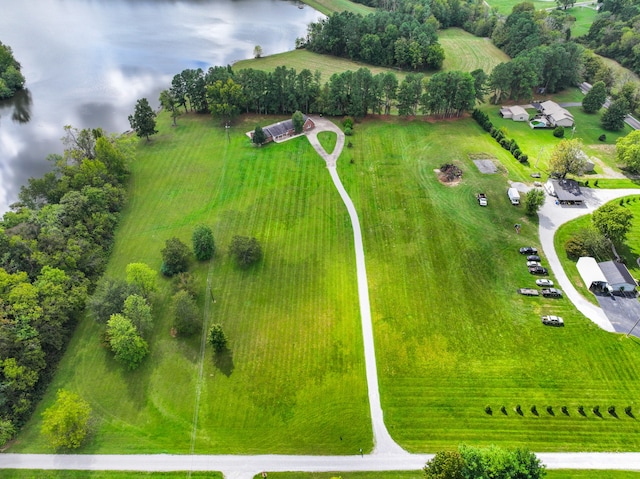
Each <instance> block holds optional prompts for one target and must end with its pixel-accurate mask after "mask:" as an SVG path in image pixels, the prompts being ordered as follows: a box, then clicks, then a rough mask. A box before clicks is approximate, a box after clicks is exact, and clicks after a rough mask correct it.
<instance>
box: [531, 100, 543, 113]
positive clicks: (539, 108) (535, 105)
mask: <svg viewBox="0 0 640 479" xmlns="http://www.w3.org/2000/svg"><path fill="white" fill-rule="evenodd" d="M531 106H532V107H534V108H535V109H536V110H538V111H542V105H541V104H540V102H539V101H532V102H531Z"/></svg>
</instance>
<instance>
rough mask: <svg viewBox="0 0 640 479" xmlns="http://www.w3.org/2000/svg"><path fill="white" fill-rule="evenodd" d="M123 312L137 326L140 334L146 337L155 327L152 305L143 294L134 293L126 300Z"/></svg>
mask: <svg viewBox="0 0 640 479" xmlns="http://www.w3.org/2000/svg"><path fill="white" fill-rule="evenodd" d="M122 314H123V315H124V316H125V317H126V318H127V319H128V320H129V321H131V324H133V325H134V326H135V327H136V330H137V331H138V333H139V334H140V336H142V337H145V336H147V335H148V334H149V333H150V332H151V329H152V328H153V316H152V315H151V306H149V303H147V300H146V299H145V298H144V297H143V296H139V295H137V294H132V295H130V296H128V297H127V299H125V301H124V308H123V310H122Z"/></svg>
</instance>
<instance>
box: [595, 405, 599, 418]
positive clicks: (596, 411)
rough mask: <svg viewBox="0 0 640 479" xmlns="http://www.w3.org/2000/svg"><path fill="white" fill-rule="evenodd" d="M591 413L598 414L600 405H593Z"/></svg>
mask: <svg viewBox="0 0 640 479" xmlns="http://www.w3.org/2000/svg"><path fill="white" fill-rule="evenodd" d="M593 414H595V415H596V416H599V415H600V406H598V405H596V406H593Z"/></svg>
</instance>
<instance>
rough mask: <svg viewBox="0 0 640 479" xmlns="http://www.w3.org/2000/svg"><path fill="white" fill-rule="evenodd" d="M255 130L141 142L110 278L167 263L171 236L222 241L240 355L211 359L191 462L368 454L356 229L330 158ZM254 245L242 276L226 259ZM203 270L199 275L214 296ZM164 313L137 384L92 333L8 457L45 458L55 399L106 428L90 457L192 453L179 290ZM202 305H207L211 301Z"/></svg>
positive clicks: (192, 359) (196, 129)
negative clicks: (177, 319)
mask: <svg viewBox="0 0 640 479" xmlns="http://www.w3.org/2000/svg"><path fill="white" fill-rule="evenodd" d="M272 121H273V118H268V119H264V118H262V119H258V118H255V117H254V118H252V119H251V120H250V121H249V122H248V123H246V124H241V125H239V126H236V127H233V128H231V130H230V135H229V138H228V139H227V137H226V134H225V130H224V128H220V127H218V126H217V125H216V124H214V122H213V121H212V120H211V118H210V117H207V116H192V117H189V118H185V117H181V118H179V120H178V127H177V128H171V127H170V126H169V124H168V119H167V117H166V116H161V121H160V124H159V129H160V131H161V133H160V134H159V135H157V136H155V137H153V140H152V141H151V142H149V143H147V142H145V141H141V142H140V144H139V150H138V159H137V161H136V162H135V164H134V165H133V174H132V183H131V191H130V195H131V196H130V201H129V203H128V206H127V208H126V210H125V212H124V214H123V217H122V221H121V225H120V227H119V229H118V232H117V241H116V244H115V248H114V251H113V254H112V256H111V260H110V263H109V267H108V273H109V274H110V275H113V276H123V275H124V269H125V266H126V265H127V264H128V263H130V262H137V261H142V262H146V263H148V264H149V265H151V266H152V267H153V268H158V269H159V267H160V263H161V257H160V250H161V249H162V247H163V246H164V242H165V240H166V239H167V238H170V237H172V236H174V235H175V236H178V237H180V238H181V239H182V240H183V241H185V242H187V243H188V244H190V235H191V231H192V229H193V227H194V226H195V225H196V224H198V223H206V224H208V225H210V226H211V227H212V228H213V230H214V235H215V239H216V243H217V247H218V252H217V253H216V256H215V258H214V260H213V265H212V268H211V272H212V276H211V283H212V294H213V296H214V297H215V300H216V303H215V304H214V305H213V310H212V313H211V317H210V318H207V320H208V321H209V322H213V321H215V322H221V323H223V325H224V328H225V331H226V333H227V335H228V336H229V339H230V349H231V354H230V355H226V356H223V357H217V358H214V357H212V354H211V352H210V351H207V353H206V355H205V358H204V371H203V382H202V396H201V400H200V408H199V421H198V428H197V435H196V442H195V452H196V453H213V452H216V453H236V454H249V453H258V452H260V453H269V452H271V453H275V452H278V453H292V454H294V453H302V452H305V453H313V454H348V453H354V451H357V450H358V448H360V447H362V448H363V449H364V450H369V449H370V448H371V446H372V439H371V423H370V417H369V408H368V400H367V390H366V380H365V375H364V362H363V345H362V334H361V331H360V317H359V310H358V302H357V300H355V299H354V298H356V297H357V292H356V287H357V285H356V278H355V260H354V251H353V246H352V244H353V239H352V232H351V225H350V222H349V218H348V215H347V212H346V210H345V209H344V206H343V204H342V202H341V200H340V197H339V195H338V193H337V192H336V191H335V188H334V186H333V183H332V181H331V179H330V176H329V174H328V173H327V171H326V168H325V165H324V163H323V162H322V160H321V159H320V158H319V157H318V156H317V154H316V153H315V151H314V150H313V148H312V147H311V146H310V144H309V143H308V141H307V140H306V138H298V139H295V140H292V141H288V142H286V143H283V144H279V145H269V146H266V147H264V148H259V149H258V148H254V147H252V146H251V144H250V143H249V141H248V139H247V137H246V136H245V134H244V133H245V131H249V130H253V128H254V127H255V124H256V122H261V123H262V124H266V123H270V122H272ZM236 234H240V235H250V236H255V237H257V238H258V239H259V241H260V242H261V244H262V246H263V250H264V260H263V261H262V263H261V264H260V265H258V266H257V267H256V268H254V269H250V270H248V271H242V270H239V269H237V268H236V267H235V265H234V264H233V263H232V262H231V261H230V258H229V256H228V255H227V254H226V253H225V250H226V248H227V247H228V245H229V243H230V240H231V238H232V236H233V235H236ZM208 269H209V265H208V264H202V265H194V266H193V268H192V270H193V272H194V273H195V274H196V277H197V281H198V283H199V284H200V285H202V289H203V291H204V285H205V284H206V276H207V273H208ZM161 282H162V291H161V292H160V293H159V295H158V296H159V299H158V301H157V302H156V304H155V305H154V308H155V309H154V310H155V311H156V314H157V316H159V317H158V319H157V324H156V326H155V330H154V333H153V337H152V338H151V341H150V343H151V355H150V357H149V358H147V360H146V361H145V363H144V364H143V365H142V366H141V367H140V369H139V370H136V371H134V372H127V371H125V370H124V369H123V368H122V367H121V366H119V365H118V364H116V363H115V362H114V360H113V359H112V358H111V355H110V354H109V353H108V352H107V351H106V350H105V349H104V348H102V347H101V346H100V331H101V329H100V327H99V326H98V325H96V324H95V323H94V322H92V321H91V320H89V319H87V320H85V321H83V322H82V323H81V324H80V325H79V327H78V330H77V332H76V334H75V336H74V338H73V340H72V342H71V344H70V346H69V348H68V351H67V353H66V355H65V357H64V359H63V360H62V362H61V364H60V367H59V371H58V373H57V375H56V377H55V379H54V381H53V382H52V384H51V386H50V388H49V391H48V393H47V395H46V397H45V398H44V400H43V401H42V402H41V404H40V405H39V408H38V409H37V411H36V412H35V414H34V415H33V417H32V419H31V421H30V423H29V424H28V425H27V427H26V428H25V429H24V432H23V433H22V434H21V436H20V438H19V440H18V441H17V442H16V444H15V445H14V447H13V448H12V450H14V451H16V452H20V451H31V452H35V451H39V452H48V449H47V447H46V445H45V444H44V442H43V439H42V438H41V437H40V434H39V429H40V414H41V413H42V411H43V410H44V408H46V407H48V406H49V405H50V404H51V402H52V400H53V396H54V394H55V391H56V390H57V389H58V388H61V387H64V388H67V389H70V390H73V391H75V392H77V393H79V394H80V395H81V396H82V397H84V398H85V399H86V400H88V401H89V402H90V403H91V406H92V408H93V410H94V413H95V416H96V430H95V432H94V434H93V437H92V439H91V440H90V441H89V442H88V445H87V446H86V447H84V448H83V449H82V450H81V452H85V453H88V452H94V453H114V452H128V453H142V452H154V453H160V452H172V453H187V452H189V450H190V441H191V433H192V419H193V416H194V407H195V399H196V398H195V392H196V389H197V387H198V368H199V364H200V357H199V354H200V338H199V337H195V338H191V339H188V340H184V339H174V338H172V337H171V335H170V334H169V332H170V318H169V314H168V309H169V308H168V305H169V297H170V294H171V293H170V285H169V282H168V281H166V280H161ZM202 296H203V295H202V294H201V297H200V302H201V303H202V302H203V299H204V298H203V297H202Z"/></svg>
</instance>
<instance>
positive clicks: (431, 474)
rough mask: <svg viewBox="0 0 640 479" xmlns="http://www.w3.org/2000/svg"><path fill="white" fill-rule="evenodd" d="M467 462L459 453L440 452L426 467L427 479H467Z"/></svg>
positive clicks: (425, 474)
mask: <svg viewBox="0 0 640 479" xmlns="http://www.w3.org/2000/svg"><path fill="white" fill-rule="evenodd" d="M464 470H465V461H464V458H463V457H462V455H461V454H460V453H459V452H458V451H439V452H437V453H436V455H435V456H434V457H433V459H431V460H430V461H429V462H427V464H426V466H425V467H424V469H423V471H424V477H425V479H466V476H465V475H464Z"/></svg>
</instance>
